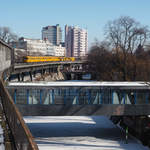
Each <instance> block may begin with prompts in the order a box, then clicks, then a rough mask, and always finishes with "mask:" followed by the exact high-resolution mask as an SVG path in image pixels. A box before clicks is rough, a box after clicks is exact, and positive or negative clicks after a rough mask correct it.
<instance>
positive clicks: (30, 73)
mask: <svg viewBox="0 0 150 150" xmlns="http://www.w3.org/2000/svg"><path fill="white" fill-rule="evenodd" d="M29 75H30V80H31V81H32V72H31V71H30V72H29Z"/></svg>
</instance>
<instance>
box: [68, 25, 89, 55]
mask: <svg viewBox="0 0 150 150" xmlns="http://www.w3.org/2000/svg"><path fill="white" fill-rule="evenodd" d="M65 47H66V56H68V57H83V56H85V55H86V53H87V50H88V33H87V30H85V29H81V28H78V27H72V26H67V25H66V26H65Z"/></svg>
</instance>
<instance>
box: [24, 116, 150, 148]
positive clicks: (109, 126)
mask: <svg viewBox="0 0 150 150" xmlns="http://www.w3.org/2000/svg"><path fill="white" fill-rule="evenodd" d="M24 120H25V122H26V123H27V125H28V127H29V129H30V130H31V132H32V134H33V136H34V137H35V141H36V142H37V144H38V147H39V149H40V150H49V149H52V150H56V149H57V150H149V148H148V147H145V146H143V145H142V144H141V143H140V142H139V141H138V140H136V139H135V138H133V137H129V140H128V144H126V143H125V134H124V132H123V131H122V130H121V129H120V128H118V127H117V126H115V125H114V124H113V123H112V122H111V121H110V120H109V119H108V118H107V117H104V116H92V117H86V116H59V117H55V116H35V117H33V116H32V117H24Z"/></svg>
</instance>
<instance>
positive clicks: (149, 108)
mask: <svg viewBox="0 0 150 150" xmlns="http://www.w3.org/2000/svg"><path fill="white" fill-rule="evenodd" d="M17 107H18V108H19V111H20V112H21V113H22V115H23V116H92V115H108V116H113V115H114V116H123V115H124V116H125V115H150V105H148V104H147V105H146V104H145V105H22V104H17Z"/></svg>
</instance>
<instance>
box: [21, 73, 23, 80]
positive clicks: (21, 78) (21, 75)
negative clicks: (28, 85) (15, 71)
mask: <svg viewBox="0 0 150 150" xmlns="http://www.w3.org/2000/svg"><path fill="white" fill-rule="evenodd" d="M21 81H24V73H23V72H22V73H21Z"/></svg>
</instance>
